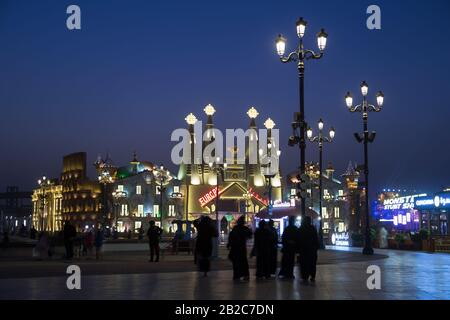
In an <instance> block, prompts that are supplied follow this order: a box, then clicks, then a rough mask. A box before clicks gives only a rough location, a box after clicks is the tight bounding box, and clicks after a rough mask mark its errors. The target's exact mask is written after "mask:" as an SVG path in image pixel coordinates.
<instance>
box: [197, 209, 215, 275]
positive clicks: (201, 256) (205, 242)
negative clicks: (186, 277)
mask: <svg viewBox="0 0 450 320" xmlns="http://www.w3.org/2000/svg"><path fill="white" fill-rule="evenodd" d="M213 223H214V222H213V220H212V219H211V218H210V217H207V216H203V217H201V218H200V220H198V221H196V222H195V224H194V225H195V227H196V229H197V240H196V242H195V256H196V263H197V265H198V268H199V270H200V272H203V276H205V277H206V276H208V272H209V270H210V268H211V256H212V250H213V243H212V241H213V238H216V237H218V234H217V230H216V228H215V227H214V224H213Z"/></svg>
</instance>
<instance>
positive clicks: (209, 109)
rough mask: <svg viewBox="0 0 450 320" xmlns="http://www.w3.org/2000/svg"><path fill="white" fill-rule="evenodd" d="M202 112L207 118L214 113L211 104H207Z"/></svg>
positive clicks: (214, 110)
mask: <svg viewBox="0 0 450 320" xmlns="http://www.w3.org/2000/svg"><path fill="white" fill-rule="evenodd" d="M203 111H205V113H206V115H207V116H212V115H213V114H214V113H216V109H214V107H213V105H212V104H208V105H207V106H206V107H205V109H203Z"/></svg>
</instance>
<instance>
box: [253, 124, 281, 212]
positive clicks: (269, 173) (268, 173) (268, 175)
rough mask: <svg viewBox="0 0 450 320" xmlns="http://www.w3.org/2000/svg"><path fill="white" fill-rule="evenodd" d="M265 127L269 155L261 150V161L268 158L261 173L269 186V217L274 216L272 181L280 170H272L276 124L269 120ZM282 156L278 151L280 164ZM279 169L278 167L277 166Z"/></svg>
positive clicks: (277, 156) (262, 165)
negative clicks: (273, 133) (273, 130)
mask: <svg viewBox="0 0 450 320" xmlns="http://www.w3.org/2000/svg"><path fill="white" fill-rule="evenodd" d="M264 126H265V127H266V129H267V153H266V154H264V150H263V149H259V150H258V152H259V158H260V160H262V159H264V158H267V159H268V160H267V163H263V164H261V171H262V174H263V175H264V177H265V180H266V184H267V186H268V192H267V193H268V197H269V206H268V213H269V216H272V205H273V204H272V187H273V186H272V179H273V178H274V177H275V176H276V175H277V173H278V170H277V171H274V170H273V168H272V160H273V159H272V149H275V148H276V146H275V144H274V141H273V140H272V129H273V128H275V122H274V121H273V120H272V119H270V118H268V119H267V120H266V121H265V122H264ZM280 155H281V151H280V150H279V149H278V150H277V151H276V158H275V160H276V161H277V162H278V161H279V157H280ZM261 162H262V161H261ZM277 168H278V165H277Z"/></svg>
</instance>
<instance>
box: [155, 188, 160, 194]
mask: <svg viewBox="0 0 450 320" xmlns="http://www.w3.org/2000/svg"><path fill="white" fill-rule="evenodd" d="M155 193H156V194H160V192H159V186H156V188H155Z"/></svg>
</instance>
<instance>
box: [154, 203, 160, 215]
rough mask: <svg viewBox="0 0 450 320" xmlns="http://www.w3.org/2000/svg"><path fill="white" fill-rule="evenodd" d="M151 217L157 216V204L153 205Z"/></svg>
mask: <svg viewBox="0 0 450 320" xmlns="http://www.w3.org/2000/svg"><path fill="white" fill-rule="evenodd" d="M153 217H159V204H154V205H153Z"/></svg>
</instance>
